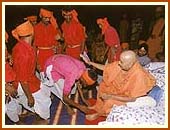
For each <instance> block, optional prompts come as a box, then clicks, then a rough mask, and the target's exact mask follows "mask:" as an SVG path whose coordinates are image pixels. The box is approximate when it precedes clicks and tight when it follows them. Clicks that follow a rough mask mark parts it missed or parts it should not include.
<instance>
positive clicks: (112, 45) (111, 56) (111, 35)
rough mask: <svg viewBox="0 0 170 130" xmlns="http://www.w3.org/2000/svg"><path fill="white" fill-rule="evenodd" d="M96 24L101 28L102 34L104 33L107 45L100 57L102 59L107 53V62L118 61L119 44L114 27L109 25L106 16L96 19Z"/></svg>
mask: <svg viewBox="0 0 170 130" xmlns="http://www.w3.org/2000/svg"><path fill="white" fill-rule="evenodd" d="M97 24H98V25H99V28H101V29H102V35H104V41H105V43H106V45H107V48H106V50H105V53H104V55H103V56H102V57H101V59H103V60H104V58H105V55H106V54H107V58H108V63H111V62H113V61H118V60H119V59H120V53H121V46H120V40H119V36H118V33H117V31H116V29H115V28H113V27H112V26H110V24H109V22H108V20H107V18H103V19H102V18H99V19H97Z"/></svg>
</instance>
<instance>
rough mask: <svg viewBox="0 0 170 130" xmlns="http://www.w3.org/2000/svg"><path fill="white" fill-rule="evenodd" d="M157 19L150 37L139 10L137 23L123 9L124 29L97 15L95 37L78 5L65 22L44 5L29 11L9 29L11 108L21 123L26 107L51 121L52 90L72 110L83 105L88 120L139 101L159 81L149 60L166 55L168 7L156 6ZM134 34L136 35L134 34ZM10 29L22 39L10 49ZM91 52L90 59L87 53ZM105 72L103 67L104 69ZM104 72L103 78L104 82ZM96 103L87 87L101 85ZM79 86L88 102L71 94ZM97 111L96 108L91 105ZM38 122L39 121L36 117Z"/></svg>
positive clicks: (7, 74)
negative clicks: (144, 35)
mask: <svg viewBox="0 0 170 130" xmlns="http://www.w3.org/2000/svg"><path fill="white" fill-rule="evenodd" d="M155 13H156V15H155V21H154V22H153V23H152V26H151V28H150V35H149V36H148V39H140V33H141V32H142V31H141V30H142V25H143V22H142V20H141V19H140V18H139V17H138V15H136V17H135V19H134V20H133V23H132V24H131V31H130V32H129V31H128V30H129V28H130V24H129V22H128V20H127V17H128V16H127V14H123V17H122V21H121V22H120V30H116V28H114V27H113V26H111V25H110V23H109V19H108V18H107V17H104V18H98V19H96V25H98V27H99V28H100V29H101V33H98V34H97V36H96V37H95V38H93V40H92V43H91V44H92V45H91V46H90V47H88V46H87V44H86V42H87V39H88V37H90V36H89V35H88V34H89V32H87V30H86V27H85V25H83V24H82V23H81V22H80V20H79V19H78V12H77V11H76V10H75V9H63V10H62V13H61V14H62V16H63V18H64V21H63V23H62V24H61V27H59V25H58V23H57V19H56V18H55V17H54V14H53V12H52V11H49V10H47V9H44V8H41V9H40V12H39V17H40V21H37V19H38V16H28V17H27V18H24V22H22V23H21V24H20V25H18V26H16V27H15V28H14V29H13V30H11V33H9V32H6V33H5V44H6V49H5V113H6V115H7V116H8V118H9V119H10V120H11V121H13V122H14V123H15V124H18V125H19V124H24V122H22V120H20V117H21V115H23V114H24V113H29V112H31V113H34V114H35V115H36V118H37V121H41V122H43V124H48V123H49V118H50V106H51V100H52V99H51V94H54V95H55V96H57V97H58V98H59V99H60V100H61V101H62V102H63V104H64V105H65V107H66V108H67V111H68V113H69V114H70V115H73V114H74V110H73V108H77V109H79V110H80V111H82V112H83V113H84V114H86V119H87V120H95V119H97V118H98V117H100V116H102V117H106V116H107V115H108V113H109V112H110V110H111V108H112V107H113V105H122V104H126V102H133V101H135V100H136V98H138V97H141V96H145V95H146V94H147V92H149V91H150V90H151V89H152V88H153V87H154V85H155V82H156V81H155V78H154V77H153V76H152V75H151V74H149V72H147V71H146V70H144V68H143V66H145V65H147V64H148V63H150V62H154V61H164V58H162V57H164V46H165V45H164V44H165V43H164V41H165V39H164V38H165V37H164V35H165V32H164V26H165V25H164V24H165V23H164V17H163V13H164V10H163V7H162V6H159V7H157V8H156V12H155ZM129 33H130V34H132V35H131V36H130V37H129V35H128V34H129ZM9 34H12V36H13V37H14V38H15V39H16V40H17V43H16V44H15V46H14V47H13V48H12V53H10V52H9V51H8V48H7V47H8V44H10V43H9V40H8V39H9ZM84 52H86V53H87V54H88V55H89V57H90V60H86V59H82V58H81V57H80V54H83V53H84ZM100 72H102V73H100ZM99 75H101V77H102V80H101V82H98V78H99ZM96 82H98V84H99V86H98V91H97V97H96V103H95V105H94V106H90V104H89V102H88V101H87V99H85V98H84V96H83V89H86V88H87V86H88V87H96V86H94V84H95V83H96ZM77 90H78V91H79V94H80V97H81V98H82V101H83V102H84V103H83V104H78V103H76V102H74V101H73V100H71V99H70V95H71V94H75V91H77ZM92 109H93V110H95V113H93V114H90V111H91V110H92ZM35 124H38V122H35Z"/></svg>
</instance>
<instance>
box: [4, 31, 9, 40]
mask: <svg viewBox="0 0 170 130" xmlns="http://www.w3.org/2000/svg"><path fill="white" fill-rule="evenodd" d="M8 38H9V35H8V33H7V32H6V31H5V41H6V42H8Z"/></svg>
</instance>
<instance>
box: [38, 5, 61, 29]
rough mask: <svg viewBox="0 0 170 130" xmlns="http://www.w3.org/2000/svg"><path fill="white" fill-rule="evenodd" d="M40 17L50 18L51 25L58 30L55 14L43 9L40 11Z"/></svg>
mask: <svg viewBox="0 0 170 130" xmlns="http://www.w3.org/2000/svg"><path fill="white" fill-rule="evenodd" d="M39 15H40V17H48V18H50V23H51V24H52V25H53V27H54V28H55V29H56V28H58V24H57V21H56V19H55V18H54V16H53V12H52V11H48V10H46V9H43V8H41V9H40V14H39Z"/></svg>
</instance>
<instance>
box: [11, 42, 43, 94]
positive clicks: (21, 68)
mask: <svg viewBox="0 0 170 130" xmlns="http://www.w3.org/2000/svg"><path fill="white" fill-rule="evenodd" d="M12 51H13V52H12V57H13V70H14V71H15V72H16V82H20V81H22V82H27V83H28V84H29V88H30V91H31V92H32V93H34V92H36V91H38V90H39V89H40V81H39V80H38V78H37V77H36V76H35V75H34V73H35V65H36V60H35V52H34V49H33V48H32V47H31V46H30V45H29V44H28V43H26V42H25V41H20V42H19V43H17V44H16V45H15V46H14V48H13V50H12Z"/></svg>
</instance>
